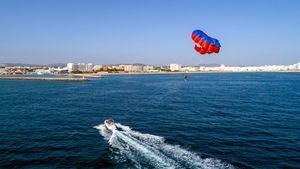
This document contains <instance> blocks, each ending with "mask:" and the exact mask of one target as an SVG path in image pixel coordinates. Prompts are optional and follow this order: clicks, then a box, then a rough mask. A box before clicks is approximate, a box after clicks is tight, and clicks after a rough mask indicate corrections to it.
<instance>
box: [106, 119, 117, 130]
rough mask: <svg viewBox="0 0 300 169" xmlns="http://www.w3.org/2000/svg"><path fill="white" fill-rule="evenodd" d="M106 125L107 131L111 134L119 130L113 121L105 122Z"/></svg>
mask: <svg viewBox="0 0 300 169" xmlns="http://www.w3.org/2000/svg"><path fill="white" fill-rule="evenodd" d="M104 125H105V127H106V129H107V130H109V131H111V132H114V131H115V130H117V126H116V125H115V123H114V120H113V119H107V120H104Z"/></svg>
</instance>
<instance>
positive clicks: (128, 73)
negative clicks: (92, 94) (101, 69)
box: [101, 71, 300, 76]
mask: <svg viewBox="0 0 300 169" xmlns="http://www.w3.org/2000/svg"><path fill="white" fill-rule="evenodd" d="M207 73H300V71H260V72H257V71H241V72H234V71H197V72H126V73H125V72H121V73H103V74H101V76H105V75H112V76H113V75H160V74H207Z"/></svg>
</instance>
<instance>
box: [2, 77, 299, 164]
mask: <svg viewBox="0 0 300 169" xmlns="http://www.w3.org/2000/svg"><path fill="white" fill-rule="evenodd" d="M0 86H1V87H0V97H1V98H0V168H163V167H170V168H205V167H206V168H297V167H299V166H300V162H299V157H300V151H299V150H300V139H299V138H300V112H299V111H300V104H299V103H300V73H208V74H190V75H189V78H188V79H187V80H186V81H185V80H184V78H183V74H172V75H120V76H107V77H105V78H103V79H94V80H91V81H88V82H82V83H81V82H55V81H8V80H1V81H0ZM107 118H113V119H114V120H115V121H116V122H117V123H118V127H119V131H118V132H116V133H113V134H112V133H107V132H106V131H105V128H104V126H103V125H102V124H103V121H104V120H105V119H107Z"/></svg>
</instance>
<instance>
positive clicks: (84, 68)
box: [67, 63, 93, 72]
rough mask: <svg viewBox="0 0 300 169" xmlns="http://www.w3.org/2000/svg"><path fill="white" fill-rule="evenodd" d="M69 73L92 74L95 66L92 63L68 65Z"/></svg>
mask: <svg viewBox="0 0 300 169" xmlns="http://www.w3.org/2000/svg"><path fill="white" fill-rule="evenodd" d="M67 68H68V72H74V71H81V72H92V71H93V64H92V63H88V64H86V63H68V64H67Z"/></svg>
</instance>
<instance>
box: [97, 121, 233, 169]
mask: <svg viewBox="0 0 300 169" xmlns="http://www.w3.org/2000/svg"><path fill="white" fill-rule="evenodd" d="M116 126H117V127H118V129H119V130H116V131H114V132H113V133H111V132H108V131H107V129H106V128H105V126H104V125H98V126H95V127H94V128H96V129H98V130H99V132H100V134H101V135H102V136H103V137H104V139H105V140H107V141H108V143H109V145H110V146H111V148H112V151H113V152H114V153H115V154H116V156H117V159H118V160H119V162H124V161H126V160H129V161H130V162H131V163H132V164H133V167H130V168H159V169H160V168H180V169H182V168H195V169H198V168H199V169H231V168H234V167H233V166H232V165H230V164H227V163H224V162H221V161H220V160H218V159H213V158H201V157H200V156H199V155H197V154H196V153H193V152H190V151H188V150H186V149H183V148H181V147H180V146H178V145H170V144H167V143H165V140H164V138H163V137H160V136H155V135H151V134H143V133H139V132H136V131H133V130H131V129H130V127H128V126H124V125H121V124H119V123H116Z"/></svg>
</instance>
